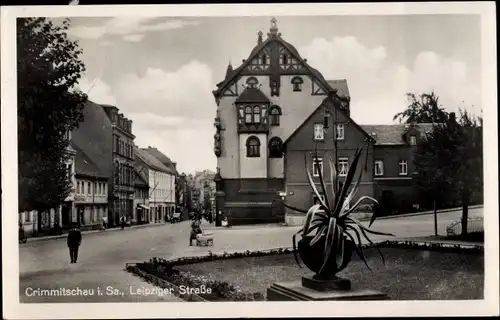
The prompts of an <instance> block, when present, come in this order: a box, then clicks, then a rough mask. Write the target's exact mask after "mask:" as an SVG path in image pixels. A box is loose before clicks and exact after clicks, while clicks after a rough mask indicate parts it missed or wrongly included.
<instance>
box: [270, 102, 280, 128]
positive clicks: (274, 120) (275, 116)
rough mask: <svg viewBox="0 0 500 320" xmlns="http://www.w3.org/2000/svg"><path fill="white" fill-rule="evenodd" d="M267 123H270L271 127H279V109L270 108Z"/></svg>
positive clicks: (275, 107)
mask: <svg viewBox="0 0 500 320" xmlns="http://www.w3.org/2000/svg"><path fill="white" fill-rule="evenodd" d="M269 113H270V115H269V118H270V119H269V122H270V123H271V125H272V126H279V125H280V116H281V108H280V107H278V106H276V105H275V106H272V107H271V111H270V112H269Z"/></svg>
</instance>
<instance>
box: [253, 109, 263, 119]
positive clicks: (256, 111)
mask: <svg viewBox="0 0 500 320" xmlns="http://www.w3.org/2000/svg"><path fill="white" fill-rule="evenodd" d="M260 113H261V111H260V107H259V106H255V107H253V123H260Z"/></svg>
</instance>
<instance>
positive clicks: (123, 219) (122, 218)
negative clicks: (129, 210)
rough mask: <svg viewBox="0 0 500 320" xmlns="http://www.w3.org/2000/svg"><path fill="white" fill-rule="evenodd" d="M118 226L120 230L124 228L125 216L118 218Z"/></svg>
mask: <svg viewBox="0 0 500 320" xmlns="http://www.w3.org/2000/svg"><path fill="white" fill-rule="evenodd" d="M120 226H121V228H122V230H123V229H124V228H125V216H122V217H121V218H120Z"/></svg>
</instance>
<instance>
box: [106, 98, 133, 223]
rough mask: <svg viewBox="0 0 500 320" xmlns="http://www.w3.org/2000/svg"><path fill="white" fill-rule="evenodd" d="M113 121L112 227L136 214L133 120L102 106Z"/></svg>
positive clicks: (110, 107) (109, 216)
mask: <svg viewBox="0 0 500 320" xmlns="http://www.w3.org/2000/svg"><path fill="white" fill-rule="evenodd" d="M102 107H103V109H104V111H105V112H106V114H107V115H108V118H109V120H110V121H111V124H112V128H113V132H112V141H113V142H112V146H113V160H112V163H113V165H112V168H113V169H112V170H113V174H112V183H111V190H112V192H111V195H110V197H111V198H112V199H111V200H112V202H111V203H110V204H111V210H110V212H109V214H108V220H109V224H110V226H116V225H118V224H119V221H120V218H121V217H122V216H123V217H125V219H126V220H132V216H133V213H134V198H135V187H134V183H135V178H134V139H135V136H134V135H133V134H132V120H129V119H127V118H126V117H125V116H124V115H123V114H122V113H120V112H119V109H118V108H117V107H115V106H109V105H103V106H102Z"/></svg>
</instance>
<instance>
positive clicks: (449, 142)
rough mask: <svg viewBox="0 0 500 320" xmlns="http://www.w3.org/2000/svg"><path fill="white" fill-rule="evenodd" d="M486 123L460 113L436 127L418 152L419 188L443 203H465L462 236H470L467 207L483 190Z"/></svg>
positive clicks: (416, 162)
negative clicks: (474, 196)
mask: <svg viewBox="0 0 500 320" xmlns="http://www.w3.org/2000/svg"><path fill="white" fill-rule="evenodd" d="M482 135H483V120H482V118H481V117H474V116H473V115H471V114H469V113H468V112H467V111H462V110H460V119H459V120H458V121H457V120H456V118H455V114H454V113H450V116H449V120H448V121H446V122H443V123H439V124H435V125H434V128H433V131H432V132H430V133H428V134H427V135H426V136H425V137H424V139H423V142H422V143H421V144H420V145H419V147H418V149H417V154H416V155H415V165H416V167H417V168H418V172H419V175H418V183H417V185H418V186H419V188H420V189H421V190H422V191H423V192H424V194H432V195H434V196H438V197H440V198H441V199H442V200H451V199H458V200H459V201H460V202H461V204H462V230H461V233H462V235H463V236H465V235H466V234H467V221H468V207H469V203H470V200H471V197H472V195H473V194H474V193H482V190H483V141H482V139H483V138H482Z"/></svg>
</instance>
